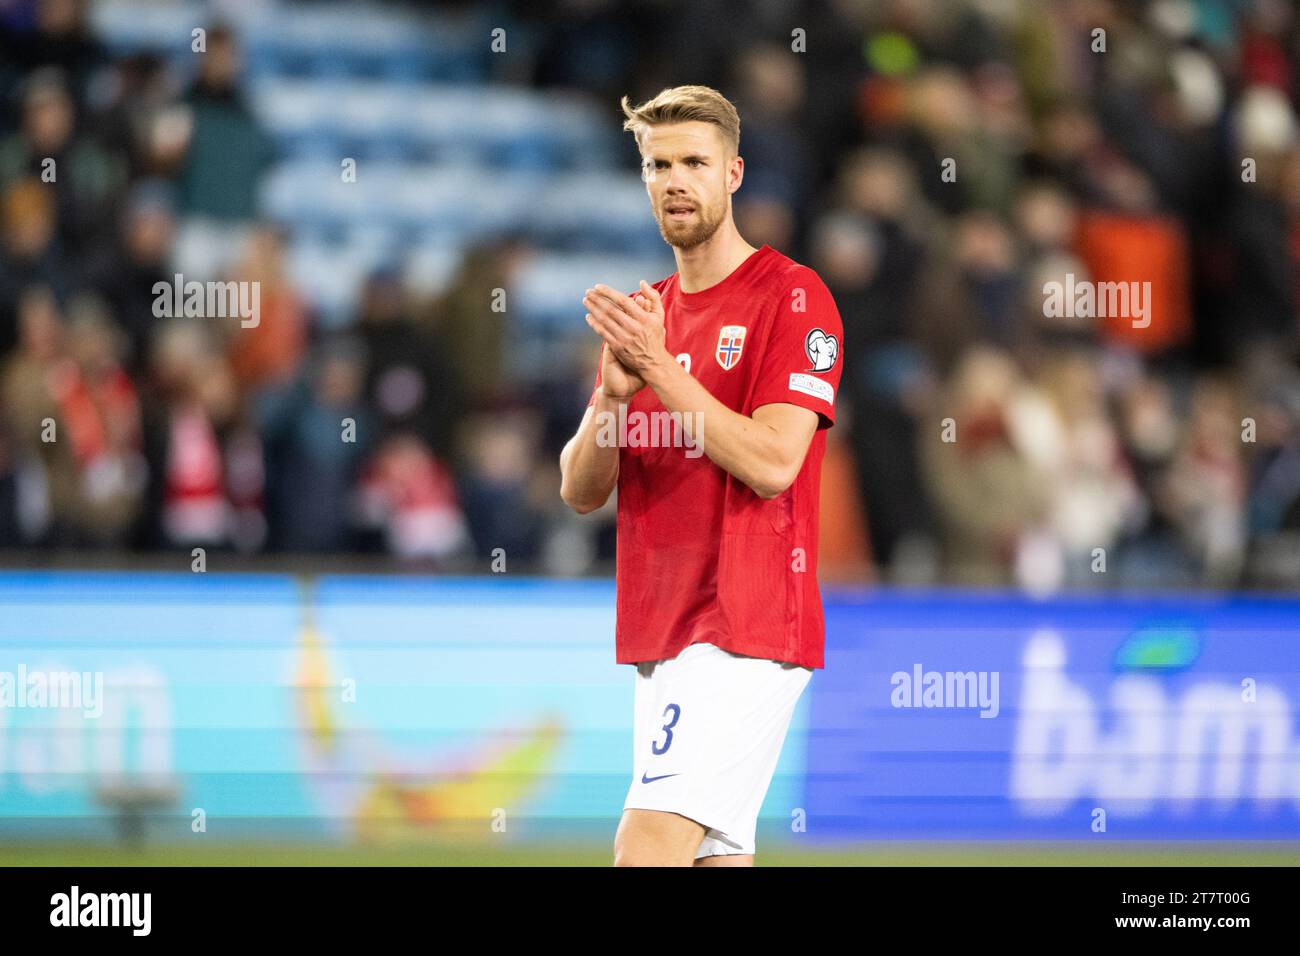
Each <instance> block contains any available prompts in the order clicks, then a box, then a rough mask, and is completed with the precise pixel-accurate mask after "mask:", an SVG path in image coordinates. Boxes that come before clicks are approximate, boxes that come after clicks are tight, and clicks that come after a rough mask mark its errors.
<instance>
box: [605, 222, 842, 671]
mask: <svg viewBox="0 0 1300 956" xmlns="http://www.w3.org/2000/svg"><path fill="white" fill-rule="evenodd" d="M655 288H656V289H658V290H659V293H660V295H661V296H662V297H663V302H664V313H665V319H664V327H665V341H666V345H667V348H668V351H669V352H670V353H671V354H672V355H674V356H675V357H676V358H677V360H678V361H679V362H681V363H682V364H683V365H684V366H685V367H686V370H687V371H688V372H690V373H691V374H692V375H693V376H695V378H696V379H697V380H698V381H699V382H700V383H701V384H702V385H703V386H704V387H705V388H706V389H708V391H709V392H710V393H711V394H712V395H713V396H714V397H715V398H716V399H718V401H720V402H722V403H723V404H724V405H726V406H727V407H728V408H731V409H733V410H734V411H736V412H739V413H740V414H742V415H752V414H753V412H754V409H756V408H758V407H759V406H761V405H767V404H770V403H773V402H788V403H789V404H792V405H799V406H801V407H803V408H808V409H811V410H813V411H815V412H817V413H818V414H819V415H820V416H821V419H820V422H819V424H818V429H817V432H816V434H815V435H814V436H813V440H812V444H811V445H810V446H809V449H808V455H807V457H806V458H805V459H804V463H803V467H802V468H801V469H800V471H799V475H798V477H797V478H796V479H795V481H794V483H793V484H792V485H791V486H790V487H789V488H788V489H786V490H785V491H784V492H783V493H781V494H780V495H778V496H777V497H775V498H773V499H771V500H770V501H765V500H763V499H762V498H760V497H759V496H758V495H757V494H755V493H754V491H753V490H752V489H750V488H749V487H748V486H747V485H745V484H744V483H743V482H741V481H739V480H738V479H736V478H734V477H732V476H731V475H729V474H728V473H727V472H725V471H723V470H722V469H721V468H719V467H718V466H717V465H715V464H714V463H713V462H712V461H711V460H710V459H709V458H708V457H707V456H706V455H703V454H702V453H701V452H700V449H698V448H695V449H693V450H692V449H690V448H684V447H665V445H667V444H668V442H667V441H663V440H660V441H658V442H655V441H653V436H655V435H656V434H658V435H659V437H660V438H661V439H662V438H663V437H664V430H663V429H659V430H658V431H656V429H655V428H654V426H653V425H652V426H651V427H650V428H649V429H642V431H641V432H640V433H639V434H640V439H638V440H635V441H634V440H632V436H634V435H637V434H638V433H637V432H636V430H635V428H633V427H627V426H620V427H621V428H623V429H625V430H623V431H620V435H623V436H624V438H623V439H622V440H620V448H619V467H618V537H617V576H616V582H615V588H616V593H617V597H616V605H617V627H616V633H615V647H616V653H617V661H618V663H620V664H634V663H637V662H640V661H647V660H659V659H662V658H671V657H676V656H677V654H678V653H680V652H681V651H682V650H683V649H684V648H686V647H687V646H689V645H691V644H695V643H700V642H708V643H711V644H715V645H717V646H718V647H721V648H723V649H724V650H728V651H731V652H733V653H736V654H743V655H746V656H749V657H761V658H768V659H771V660H778V661H788V662H790V663H793V664H798V665H801V666H804V667H821V666H822V665H823V649H824V641H825V633H824V625H823V620H822V605H821V594H820V592H819V591H818V589H817V520H818V497H819V490H820V482H821V464H822V457H823V455H824V453H825V450H826V433H825V429H826V428H828V427H829V426H831V425H832V424H834V421H835V404H834V402H835V390H836V389H837V388H838V386H839V380H840V372H841V362H840V353H841V350H842V342H843V335H844V333H843V327H842V325H841V322H840V316H839V312H838V310H837V309H836V308H835V302H834V300H833V299H832V298H831V294H830V292H829V291H828V290H827V288H826V286H825V284H823V282H822V281H821V279H820V278H819V277H818V276H817V273H816V272H814V271H813V270H812V269H809V268H808V267H807V266H802V265H799V264H798V263H796V262H794V261H793V260H791V259H789V258H788V257H786V256H784V255H782V254H781V253H779V252H777V251H776V250H775V249H772V248H771V247H770V246H763V248H761V249H759V250H758V251H757V252H755V253H753V254H751V255H750V256H749V258H748V259H746V260H745V261H744V262H743V263H741V264H740V266H739V267H737V268H736V270H735V271H734V272H732V273H731V274H730V275H729V276H727V277H726V278H725V279H723V280H722V281H721V282H719V283H718V284H717V285H714V286H711V287H710V288H708V289H704V290H703V291H701V292H682V291H681V288H680V286H679V283H678V276H677V274H676V273H674V274H673V275H671V276H669V277H668V278H667V279H664V280H663V281H661V282H658V283H656V284H655ZM599 385H600V372H599V369H598V370H597V373H596V386H597V387H599ZM595 398H596V396H595V392H594V391H593V393H592V397H591V401H590V402H588V404H589V405H590V404H593V403H594V402H595ZM655 412H658V413H660V418H659V419H658V420H659V421H662V420H663V416H665V415H666V410H665V408H664V406H663V403H662V402H660V401H659V398H658V396H657V395H655V393H654V391H653V390H652V389H650V388H648V387H647V388H644V389H642V390H641V391H640V392H638V393H637V394H636V395H635V396H633V398H632V400H631V401H630V402H629V403H628V407H627V418H628V420H629V422H631V423H632V424H633V425H635V424H636V420H637V418H638V415H637V413H640V417H641V421H642V423H644V422H645V421H646V420H647V419H648V418H650V417H651V416H653V413H655ZM651 420H652V421H653V419H651ZM703 426H704V432H703V434H704V437H705V441H706V443H707V439H708V419H707V416H706V417H705V419H704V422H703ZM647 433H648V435H649V436H650V437H651V439H652V440H646V437H647Z"/></svg>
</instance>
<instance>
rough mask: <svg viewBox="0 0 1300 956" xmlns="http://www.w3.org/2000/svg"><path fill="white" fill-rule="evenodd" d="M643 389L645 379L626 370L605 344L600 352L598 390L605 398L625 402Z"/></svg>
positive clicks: (607, 344)
mask: <svg viewBox="0 0 1300 956" xmlns="http://www.w3.org/2000/svg"><path fill="white" fill-rule="evenodd" d="M643 388H645V379H643V378H642V377H641V376H640V375H637V374H636V373H635V372H631V371H629V370H628V368H627V366H625V365H624V364H623V363H622V362H620V361H619V360H618V359H617V358H616V357H615V356H614V350H613V349H612V348H610V347H609V343H608V342H607V343H605V344H604V345H603V346H602V347H601V351H600V390H601V391H602V392H603V393H604V394H605V396H606V397H607V398H613V399H616V400H618V401H626V400H627V399H629V398H631V397H632V396H633V395H635V394H636V393H637V392H639V391H641V389H643Z"/></svg>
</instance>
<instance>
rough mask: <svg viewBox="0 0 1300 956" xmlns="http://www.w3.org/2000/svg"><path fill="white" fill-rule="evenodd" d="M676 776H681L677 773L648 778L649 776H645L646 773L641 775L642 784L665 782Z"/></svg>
mask: <svg viewBox="0 0 1300 956" xmlns="http://www.w3.org/2000/svg"><path fill="white" fill-rule="evenodd" d="M676 776H679V774H675V773H666V774H664V775H663V776H660V777H651V776H648V775H647V774H644V773H643V774H641V782H642V783H654V782H655V781H656V780H665V779H667V778H668V777H676Z"/></svg>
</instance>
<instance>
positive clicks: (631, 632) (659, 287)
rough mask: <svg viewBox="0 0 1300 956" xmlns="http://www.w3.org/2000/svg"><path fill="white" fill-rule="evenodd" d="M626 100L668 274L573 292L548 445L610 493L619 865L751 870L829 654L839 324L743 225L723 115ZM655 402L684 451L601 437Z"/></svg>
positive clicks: (788, 264)
mask: <svg viewBox="0 0 1300 956" xmlns="http://www.w3.org/2000/svg"><path fill="white" fill-rule="evenodd" d="M623 112H624V114H625V115H626V117H627V120H626V122H625V123H624V129H626V130H629V131H631V132H632V133H633V134H634V135H635V137H636V141H637V145H638V147H639V148H640V151H641V156H642V170H643V176H644V179H645V182H646V192H647V193H649V196H650V208H651V210H652V211H653V213H654V216H655V219H656V220H657V221H658V223H659V229H660V232H661V233H662V234H663V237H664V240H665V241H666V242H667V243H668V244H669V245H670V246H672V248H673V254H674V255H675V257H676V259H677V272H676V273H674V274H673V275H671V276H669V277H668V278H667V279H664V280H662V281H661V282H658V283H656V284H654V285H653V286H652V285H650V284H649V283H647V282H645V281H642V282H641V284H640V288H639V289H638V290H637V291H635V292H633V293H632V294H630V295H625V294H623V293H621V292H618V291H616V290H615V289H612V288H610V287H608V286H606V285H596V286H594V287H593V288H591V289H588V290H587V294H586V296H585V297H584V298H583V300H582V301H583V304H584V306H585V307H586V309H587V316H586V320H587V324H588V325H590V326H591V328H592V329H593V330H595V331H596V333H597V334H599V336H600V337H601V339H602V340H603V346H602V355H601V363H600V367H599V370H598V372H597V375H596V385H595V390H594V391H593V393H592V396H591V401H590V402H589V403H588V408H587V411H586V413H585V414H584V416H583V419H582V424H581V426H580V427H579V428H578V431H577V434H575V435H574V437H573V438H572V439H570V440H569V442H568V444H567V445H566V446H565V448H564V451H563V453H562V454H561V456H560V469H561V472H562V474H563V483H562V487H561V496H562V497H563V499H564V501H565V502H566V503H567V504H568V505H569V507H571V508H573V509H574V510H575V511H577V512H579V513H581V514H586V513H587V512H590V511H593V510H595V509H596V508H599V507H601V506H602V505H603V504H604V503H605V501H606V500H607V499H608V497H609V494H610V492H611V491H613V489H614V487H615V486H616V485H617V487H618V537H617V574H616V595H617V596H616V607H617V627H616V633H615V645H616V659H617V661H618V663H620V664H635V665H636V667H637V676H636V678H635V683H636V692H635V707H634V710H635V729H634V733H633V748H634V749H633V776H632V785H631V789H630V790H629V791H628V795H627V800H626V802H625V804H624V809H623V818H622V820H621V822H620V823H619V828H618V833H617V835H616V837H615V841H614V862H615V865H616V866H690V865H692V864H696V865H710V866H713V865H727V866H752V865H753V859H754V857H753V854H754V830H755V825H756V823H757V819H758V812H759V808H760V807H761V805H762V803H763V798H764V796H765V795H766V793H767V789H768V786H769V784H770V783H771V781H772V774H773V771H774V770H775V768H776V763H777V759H778V757H779V756H780V754H781V746H782V744H783V742H784V740H785V735H786V731H787V730H788V728H789V725H790V718H791V716H792V714H793V711H794V708H795V704H796V703H797V702H798V700H799V696H800V694H801V693H802V692H803V689H804V687H805V686H807V684H808V680H809V678H810V677H811V676H812V672H813V669H814V668H818V667H821V666H822V665H823V661H822V650H823V640H824V632H823V623H822V607H821V596H820V594H819V593H818V590H817V513H818V490H819V481H820V476H821V462H822V456H823V453H824V451H825V447H826V435H825V432H824V430H823V429H825V428H827V427H829V426H830V425H831V424H833V422H834V418H835V412H834V401H835V389H836V387H837V386H838V384H839V378H840V372H841V363H840V361H839V358H840V354H841V352H842V348H843V346H842V338H843V332H842V328H841V324H840V317H839V313H838V311H837V310H836V308H835V303H834V301H833V300H832V298H831V295H830V293H829V292H828V291H827V289H826V286H825V285H824V284H823V283H822V281H821V279H819V278H818V277H817V274H816V273H815V272H813V271H812V270H811V269H809V268H807V267H806V266H802V265H799V264H798V263H796V262H793V261H792V260H790V259H788V258H787V257H786V256H784V255H782V254H781V253H779V252H777V251H776V250H775V249H772V248H771V247H769V246H763V248H761V249H755V248H754V247H753V246H751V245H750V244H749V243H747V242H746V241H745V240H744V239H743V238H742V237H741V235H740V233H739V232H738V231H737V230H736V225H735V222H734V221H733V219H732V210H731V195H732V193H734V192H735V191H736V190H737V189H739V188H740V186H741V181H742V179H743V178H744V171H745V164H744V160H743V159H742V158H741V157H740V155H739V153H738V150H739V145H740V118H739V116H738V115H737V113H736V109H735V107H734V106H733V105H732V104H731V103H730V102H728V101H727V99H726V98H724V97H723V96H722V95H721V94H720V93H718V92H717V91H716V90H712V89H709V88H708V87H702V86H680V87H675V88H673V89H666V90H664V91H663V92H662V93H660V94H659V95H658V96H656V97H654V98H653V99H652V100H650V101H649V102H647V103H644V104H642V105H641V106H638V107H635V108H633V107H632V106H630V105H629V103H628V100H627V98H626V97H624V99H623ZM620 406H626V408H625V409H624V410H623V411H622V412H620ZM655 413H658V414H659V415H660V416H661V418H660V420H661V421H662V420H663V419H664V418H671V420H672V422H673V423H674V425H676V424H677V423H678V422H679V421H680V423H681V424H680V427H681V429H682V431H683V432H684V433H685V434H684V435H683V439H682V442H681V443H680V444H681V445H682V446H683V447H671V445H672V444H673V443H670V442H654V441H647V440H645V435H644V431H645V430H644V429H642V436H641V440H638V441H636V442H633V441H632V440H631V439H630V436H631V435H632V434H633V430H627V432H626V433H627V436H629V437H627V438H626V439H624V440H620V441H614V440H611V436H612V435H613V433H614V429H613V428H612V427H609V426H610V424H611V423H612V422H614V421H616V420H620V415H621V416H624V417H623V418H622V419H621V420H622V421H631V420H633V419H634V418H635V417H636V416H637V415H638V414H640V415H641V416H651V417H653V415H654V414H655ZM663 433H664V430H663V429H661V430H660V431H659V432H657V433H656V432H654V431H653V429H652V430H651V438H653V437H654V436H655V435H656V434H658V435H660V436H662V435H663ZM618 434H619V436H622V435H623V431H622V430H620V431H619V433H618ZM666 445H668V446H670V447H665V446H666ZM701 452H702V453H701Z"/></svg>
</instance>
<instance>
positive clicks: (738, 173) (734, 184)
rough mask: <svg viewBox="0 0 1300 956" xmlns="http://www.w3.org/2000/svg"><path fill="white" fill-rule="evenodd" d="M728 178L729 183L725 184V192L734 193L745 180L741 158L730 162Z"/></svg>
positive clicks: (743, 163) (742, 158) (743, 162)
mask: <svg viewBox="0 0 1300 956" xmlns="http://www.w3.org/2000/svg"><path fill="white" fill-rule="evenodd" d="M728 178H729V179H730V180H731V181H730V182H729V183H728V184H727V192H728V193H734V192H735V191H736V190H737V189H739V188H740V184H741V183H742V182H744V180H745V159H744V157H743V156H736V157H734V158H733V159H732V160H731V168H730V169H729V170H728Z"/></svg>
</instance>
